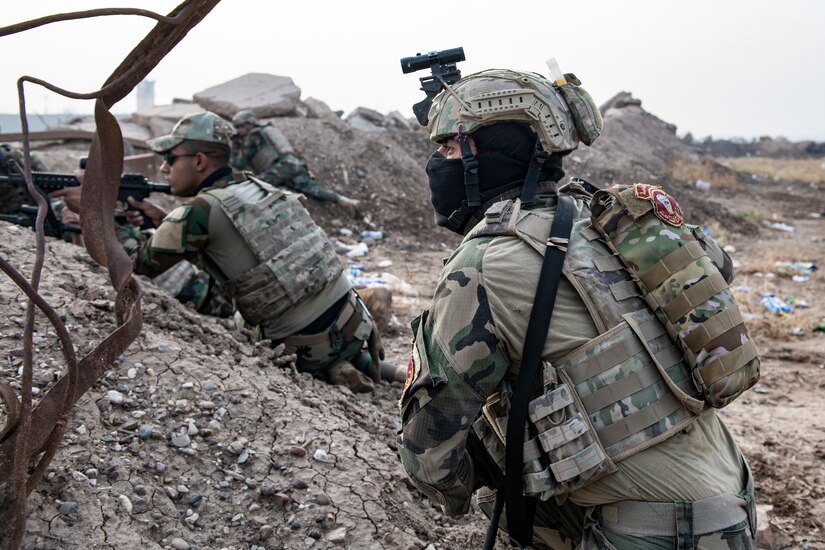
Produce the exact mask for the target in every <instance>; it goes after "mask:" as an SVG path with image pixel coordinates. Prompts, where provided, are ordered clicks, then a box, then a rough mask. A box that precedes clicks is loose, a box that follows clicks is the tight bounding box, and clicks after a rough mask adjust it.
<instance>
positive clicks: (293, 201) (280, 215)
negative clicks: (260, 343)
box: [119, 112, 395, 391]
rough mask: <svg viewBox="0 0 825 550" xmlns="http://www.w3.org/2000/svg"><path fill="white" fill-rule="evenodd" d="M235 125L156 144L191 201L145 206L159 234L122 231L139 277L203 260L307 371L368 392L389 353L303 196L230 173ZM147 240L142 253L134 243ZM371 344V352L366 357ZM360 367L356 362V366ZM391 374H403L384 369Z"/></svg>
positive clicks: (202, 121) (214, 119)
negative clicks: (169, 208) (165, 208)
mask: <svg viewBox="0 0 825 550" xmlns="http://www.w3.org/2000/svg"><path fill="white" fill-rule="evenodd" d="M232 134H233V129H232V126H231V125H230V124H229V123H228V122H226V121H225V120H223V119H222V118H220V117H219V116H218V115H215V114H214V113H210V112H204V113H198V114H191V115H187V116H184V117H183V118H182V119H181V120H180V121H179V122H178V123H177V124H176V125H175V127H174V128H173V129H172V133H171V134H169V135H166V136H162V137H159V138H156V139H153V140H150V141H149V145H150V147H151V148H152V149H153V150H154V151H155V152H157V153H158V154H161V155H163V158H164V162H163V164H162V165H161V172H162V173H163V174H164V175H165V176H166V179H167V180H168V182H169V185H170V186H171V187H172V194H174V195H179V196H185V197H192V198H190V199H188V200H186V201H185V202H184V203H183V205H182V206H180V207H178V208H176V209H175V210H173V211H172V212H170V213H169V214H166V213H165V212H163V211H162V210H161V209H160V208H158V207H157V206H156V205H154V204H152V203H150V202H148V201H144V202H136V201H130V203H131V204H132V205H133V206H135V207H136V208H138V209H140V210H141V211H142V212H143V215H144V216H148V217H149V219H151V220H152V221H153V222H154V223H155V225H156V226H157V229H156V230H155V232H154V234H152V235H149V234H147V233H137V234H136V232H135V231H134V228H132V227H131V226H121V228H120V229H119V231H120V235H119V238H121V239H122V240H123V241H131V243H132V244H131V246H130V247H129V248H128V251H129V252H130V256H131V257H132V261H133V263H134V267H135V272H137V273H140V274H143V275H148V276H150V277H151V276H155V275H158V274H160V273H163V272H164V271H166V270H167V269H169V268H171V267H172V266H174V265H175V264H177V263H178V262H180V261H181V260H183V259H188V260H200V263H201V265H202V266H203V267H204V269H205V270H206V271H207V272H208V273H209V274H210V275H211V276H212V277H213V278H214V279H215V280H216V281H217V282H218V285H219V286H220V287H221V289H222V290H223V291H224V292H225V293H226V294H227V295H229V296H230V297H231V298H232V299H233V300H234V303H235V306H236V308H237V309H238V311H239V312H240V313H241V314H242V315H243V317H244V319H245V320H246V321H247V322H248V323H251V324H254V325H258V327H259V328H260V330H261V331H262V333H263V337H264V338H267V339H270V340H272V341H273V342H283V343H284V344H285V345H286V350H287V352H288V353H296V354H297V356H298V359H297V366H298V369H299V370H302V371H304V372H309V373H311V374H313V375H316V376H323V377H325V378H327V379H328V380H330V381H332V382H334V383H339V384H345V385H347V386H349V387H350V388H351V389H352V390H353V391H369V390H371V389H372V387H373V381H372V380H371V379H369V378H366V377H365V376H364V375H363V374H361V373H360V372H359V371H357V370H356V369H355V367H354V366H353V364H352V363H355V364H357V365H358V366H359V367H360V368H362V369H363V370H365V371H371V373H375V374H374V375H373V378H375V379H377V372H376V371H377V366H378V362H379V359H380V357H381V356H383V349H381V346H380V339H379V336H378V334H377V331H374V330H373V322H372V318H371V317H370V314H369V312H368V311H367V309H366V307H365V306H364V304H363V302H362V301H361V299H360V298H359V297H358V294H356V293H355V291H354V290H353V289H352V286H351V284H350V282H349V280H348V279H347V278H346V276H345V275H344V273H343V268H342V266H341V263H340V261H339V259H338V257H337V255H336V254H335V251H334V250H333V249H332V246H331V244H330V242H329V241H328V239H327V237H326V234H325V233H324V232H323V231H322V230H321V229H320V228H318V227H317V226H316V225H315V223H314V222H313V221H312V219H311V218H310V217H309V214H308V212H307V211H306V209H304V207H303V206H302V205H301V203H300V201H299V198H300V195H296V194H293V193H289V192H286V191H281V190H278V189H275V188H273V187H272V186H270V185H269V184H267V183H266V182H263V181H261V180H258V179H256V178H247V177H246V176H241V175H240V174H239V175H237V176H235V175H233V172H232V169H231V168H230V167H229V164H228V162H229V154H230V139H231V136H232ZM135 238H137V239H140V243H139V245H137V246H135V245H134V241H132V239H135ZM368 341H369V345H370V351H371V353H367V352H366V351H363V348H364V346H365V344H367V342H368ZM350 361H352V363H350ZM383 368H385V369H387V370H389V371H392V372H389V374H390V375H394V374H395V373H394V370H395V369H394V367H393V366H392V365H389V364H385V365H384V366H383Z"/></svg>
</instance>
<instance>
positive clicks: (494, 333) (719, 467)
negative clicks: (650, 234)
mask: <svg viewBox="0 0 825 550" xmlns="http://www.w3.org/2000/svg"><path fill="white" fill-rule="evenodd" d="M577 206H578V210H577V212H578V216H577V218H581V217H586V216H587V215H588V214H589V213H588V211H587V210H586V208H583V205H582V204H581V203H580V202H578V201H577ZM540 212H542V213H544V215H545V216H546V217H547V219H548V220H550V219H552V210H551V209H542V210H540ZM548 228H549V224H548ZM541 244H542V243H537V246H539V248H540V245H541ZM534 248H535V247H531V246H530V245H528V244H527V243H526V242H525V241H523V240H522V239H519V238H515V237H509V236H495V237H483V236H482V237H476V238H472V239H465V240H464V241H463V242H462V244H461V245H460V246H459V248H458V249H457V250H456V251H455V252H454V253H453V255H452V256H451V257H450V258H449V260H448V261H447V263H446V265H445V267H444V269H443V271H442V273H441V276H440V278H439V283H438V286H437V287H436V291H435V294H434V297H433V302H432V305H431V308H430V310H429V311H425V312H424V313H423V314H422V316H421V317H420V318H418V319H416V320H415V321H414V322H413V330H414V335H415V339H414V348H413V354H412V358H411V361H410V366H409V369H408V370H409V375H408V383H407V385H406V386H405V389H404V392H403V394H402V398H401V406H402V427H401V431H400V443H401V444H400V445H399V452H400V455H401V458H402V462H403V464H404V467H405V469H406V470H407V472H408V474H409V475H410V477H411V479H412V480H413V482H414V483H415V484H416V486H417V487H418V488H419V489H421V490H422V491H423V492H424V493H426V494H427V495H428V496H430V497H431V498H432V499H433V500H434V501H436V502H438V503H439V504H441V505H442V507H443V509H444V512H445V513H446V514H448V515H457V514H462V513H465V512H466V511H467V509H468V507H469V503H470V496H471V494H472V492H473V491H474V490H475V489H477V488H478V486H479V484H480V483H479V479H477V477H478V476H477V474H476V473H475V471H474V465H473V460H472V459H471V458H470V457H469V455H468V454H467V451H466V448H465V441H466V434H467V432H468V430H469V429H470V427H471V426H472V424H473V422H474V420H475V419H476V418H477V417H478V415H479V412H480V410H481V407H482V406H483V405H484V403H485V401H486V400H487V398H488V397H490V395H491V394H493V393H494V392H495V391H496V390H497V389H498V388H499V387H500V385H501V383H502V381H510V382H514V381H515V379H516V378H517V374H518V370H519V364H520V359H521V353H522V348H523V344H524V334H525V333H526V327H527V323H528V321H529V316H530V310H531V307H532V302H533V299H534V296H535V285H536V281H537V280H538V275H539V271H540V268H541V256H540V255H539V254H537V253H536V250H535V249H534ZM598 334H599V330H598V328H597V327H596V325H595V323H594V321H593V318H592V317H591V314H590V313H589V312H588V308H587V306H586V305H585V303H584V302H583V300H582V298H581V297H580V295H579V294H578V292H576V290H575V289H574V287H573V286H572V284H571V283H570V282H569V281H568V280H567V279H566V278H563V279H562V281H561V282H560V287H559V292H558V295H557V298H556V302H555V307H554V311H553V318H552V321H551V324H550V329H549V332H548V338H547V340H546V342H545V347H544V351H543V357H544V359H545V360H548V361H551V362H553V361H557V360H558V359H559V358H561V357H563V356H564V355H566V354H568V352H570V351H572V350H574V349H576V348H578V347H579V346H581V345H582V344H585V343H587V342H588V341H590V340H591V339H593V338H595V337H596V336H597V335H598ZM695 426H696V428H691V429H690V430H687V429H686V430H685V432H686V433H684V434H679V435H677V436H674V437H671V438H670V439H668V440H666V441H665V442H663V443H661V444H659V445H655V446H653V447H651V448H650V449H648V450H646V451H643V452H640V453H638V454H636V455H634V456H632V457H630V458H627V459H626V460H624V461H622V462H621V463H620V466H619V471H618V472H617V473H616V474H614V475H611V476H608V477H606V478H604V479H602V480H599V481H596V482H594V483H593V484H591V485H589V486H588V487H585V488H583V489H580V490H577V491H575V492H574V493H573V494H571V499H572V500H573V501H574V502H576V504H580V505H582V506H591V505H597V504H603V503H606V502H613V501H616V500H656V501H669V500H670V501H672V500H675V499H680V498H682V499H686V500H699V499H701V498H707V497H709V496H715V495H716V494H719V491H720V490H722V491H728V492H734V493H735V492H737V491H739V490H740V489H741V486H740V485H741V479H742V477H741V474H742V471H741V469H740V458H739V451H738V449H737V448H736V445H735V443H734V442H733V440H732V438H730V436H729V434H728V433H727V431H726V430H725V429H724V426H723V425H722V424H721V422H720V421H719V420H718V417H717V416H716V415H715V413H714V412H713V411H707V412H705V413H703V414H702V415H701V416H700V417H698V419H697V421H696V423H695ZM688 432H689V433H688ZM677 457H678V458H677ZM686 464H687V465H688V467H685V468H683V466H685V465H686Z"/></svg>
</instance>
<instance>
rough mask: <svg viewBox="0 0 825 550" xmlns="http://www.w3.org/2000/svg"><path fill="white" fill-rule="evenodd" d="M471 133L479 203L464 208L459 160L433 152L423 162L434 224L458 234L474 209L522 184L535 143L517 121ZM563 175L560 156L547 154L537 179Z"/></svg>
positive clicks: (529, 131)
mask: <svg viewBox="0 0 825 550" xmlns="http://www.w3.org/2000/svg"><path fill="white" fill-rule="evenodd" d="M472 136H473V140H474V141H475V144H476V148H477V153H476V155H475V158H476V159H477V160H478V180H479V192H480V194H481V206H478V207H477V208H475V209H471V208H468V207H467V196H466V189H465V184H464V182H465V179H464V163H463V162H462V160H461V159H446V158H444V156H443V155H441V154H440V153H438V152H435V153H433V155H432V157H430V160H429V161H428V162H427V176H428V178H429V184H430V200H431V202H432V205H433V209H434V210H435V223H436V225H438V226H440V227H447V228H448V229H450V230H452V231H455V232H456V233H459V234H463V232H464V230H465V229H466V226H467V222H468V221H469V220H470V218H471V217H472V215H473V213H474V212H475V211H477V210H479V209H484V210H486V209H487V208H488V207H489V206H490V204H492V202H493V200H494V199H495V198H496V197H498V196H499V195H501V194H503V193H505V192H506V191H509V190H511V189H516V188H518V187H520V186H521V185H522V184H523V183H524V179H525V176H526V175H527V171H528V168H529V166H530V161H531V159H532V157H533V154H534V153H535V150H536V143H537V137H536V134H535V133H533V131H532V130H531V129H530V127H529V126H528V125H527V124H524V123H521V122H500V123H498V124H493V125H491V126H483V127H481V128H479V129H478V130H476V131H475V132H473V134H472ZM563 176H564V172H563V171H562V169H561V156H559V155H550V158H549V160H548V161H547V162H545V163H544V165H543V166H542V170H541V175H540V180H541V181H546V180H551V181H558V180H560V179H561V178H562V177H563ZM451 217H452V220H451V219H450V218H451Z"/></svg>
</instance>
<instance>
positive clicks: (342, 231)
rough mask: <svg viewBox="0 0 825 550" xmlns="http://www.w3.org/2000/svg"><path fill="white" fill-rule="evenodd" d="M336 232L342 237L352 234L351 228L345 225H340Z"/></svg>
mask: <svg viewBox="0 0 825 550" xmlns="http://www.w3.org/2000/svg"><path fill="white" fill-rule="evenodd" d="M338 234H339V235H341V236H343V237H351V236H352V229H347V228H346V227H342V228H341V229H339V230H338Z"/></svg>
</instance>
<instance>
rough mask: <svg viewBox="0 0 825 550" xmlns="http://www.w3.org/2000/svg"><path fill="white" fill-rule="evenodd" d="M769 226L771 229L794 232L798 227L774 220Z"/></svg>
mask: <svg viewBox="0 0 825 550" xmlns="http://www.w3.org/2000/svg"><path fill="white" fill-rule="evenodd" d="M769 227H770V228H771V229H776V230H777V231H784V232H785V233H793V232H794V231H796V228H795V227H794V226H792V225H788V224H787V223H782V222H773V223H772V224H770V225H769Z"/></svg>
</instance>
